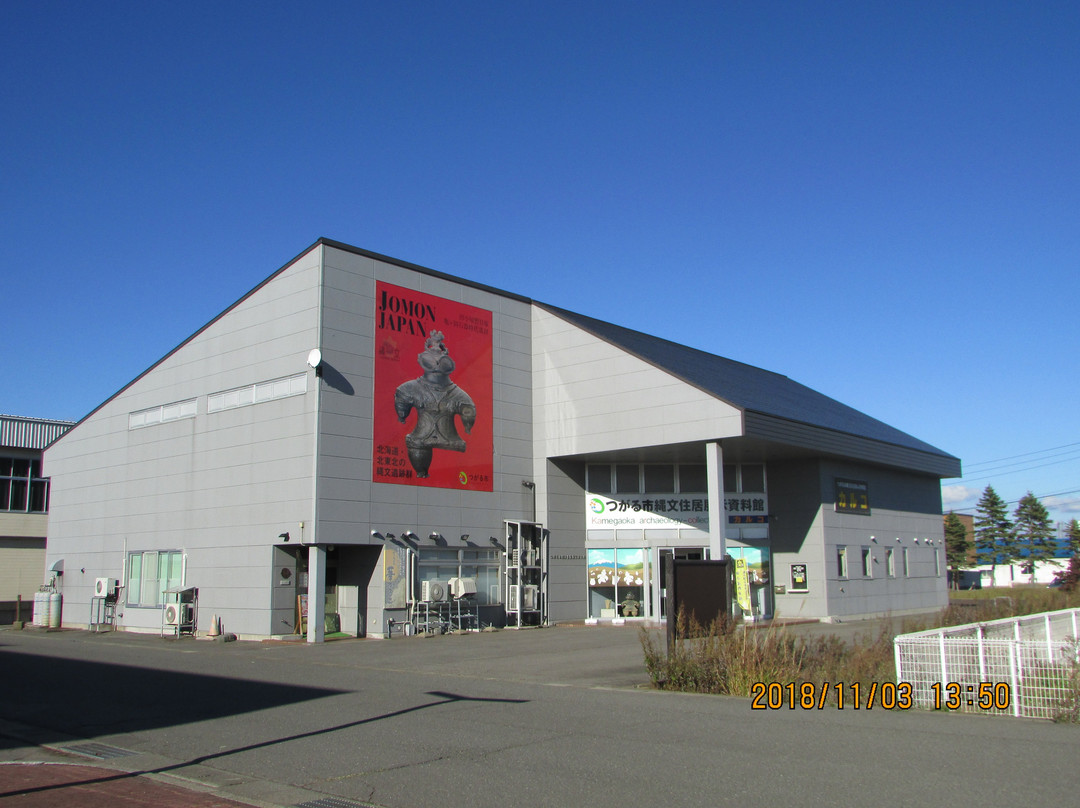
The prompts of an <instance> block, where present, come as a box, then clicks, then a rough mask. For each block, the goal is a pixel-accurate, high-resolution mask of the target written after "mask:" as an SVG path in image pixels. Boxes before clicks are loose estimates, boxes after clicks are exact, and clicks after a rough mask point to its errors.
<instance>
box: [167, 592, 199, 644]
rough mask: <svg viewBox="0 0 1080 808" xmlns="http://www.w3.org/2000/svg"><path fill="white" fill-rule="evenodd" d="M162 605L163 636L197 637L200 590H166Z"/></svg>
mask: <svg viewBox="0 0 1080 808" xmlns="http://www.w3.org/2000/svg"><path fill="white" fill-rule="evenodd" d="M162 601H163V602H162V604H161V636H162V637H183V636H184V635H189V636H192V637H194V636H195V628H196V626H198V624H199V590H198V588H196V587H194V586H188V587H184V588H180V589H166V590H165V592H164V593H163V595H162Z"/></svg>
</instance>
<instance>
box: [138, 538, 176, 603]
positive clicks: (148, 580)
mask: <svg viewBox="0 0 1080 808" xmlns="http://www.w3.org/2000/svg"><path fill="white" fill-rule="evenodd" d="M183 585H184V554H183V552H182V551H180V550H146V551H144V552H141V553H128V568H127V589H126V591H127V605H128V606H147V607H156V606H160V605H161V603H162V594H163V593H164V592H165V590H166V589H177V588H179V587H181V586H183Z"/></svg>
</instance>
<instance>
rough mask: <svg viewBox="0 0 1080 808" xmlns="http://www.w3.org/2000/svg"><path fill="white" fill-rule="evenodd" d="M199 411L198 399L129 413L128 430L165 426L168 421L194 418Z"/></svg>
mask: <svg viewBox="0 0 1080 808" xmlns="http://www.w3.org/2000/svg"><path fill="white" fill-rule="evenodd" d="M198 411H199V400H198V399H196V398H189V399H186V400H185V401H174V402H172V403H171V404H160V405H158V406H157V407H148V408H147V409H145V410H136V411H135V412H132V413H128V429H140V428H142V427H144V426H153V425H154V424H163V423H166V422H167V421H179V420H180V419H182V418H194V417H195V415H196V414H197V413H198Z"/></svg>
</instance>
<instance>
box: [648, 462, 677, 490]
mask: <svg viewBox="0 0 1080 808" xmlns="http://www.w3.org/2000/svg"><path fill="white" fill-rule="evenodd" d="M674 491H675V467H674V466H668V465H664V466H653V465H647V466H645V492H646V493H649V494H667V493H674Z"/></svg>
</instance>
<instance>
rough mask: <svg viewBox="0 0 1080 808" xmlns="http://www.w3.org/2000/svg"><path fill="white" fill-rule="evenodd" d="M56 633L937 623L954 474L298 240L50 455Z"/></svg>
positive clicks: (683, 366)
mask: <svg viewBox="0 0 1080 808" xmlns="http://www.w3.org/2000/svg"><path fill="white" fill-rule="evenodd" d="M44 473H45V474H47V475H48V477H49V479H50V485H51V503H50V509H49V510H50V513H49V535H48V544H47V548H46V558H45V565H46V569H59V570H62V571H63V572H62V574H60V575H59V576H55V585H56V587H57V589H58V590H60V592H61V593H62V596H63V624H64V625H66V626H82V627H91V628H93V627H95V626H100V625H101V624H102V623H105V622H107V623H108V624H109V625H110V626H111V627H115V628H118V629H124V630H129V631H143V632H159V631H160V632H162V633H167V634H176V635H180V634H184V633H190V634H199V635H202V634H206V633H216V632H218V631H225V632H229V633H233V634H236V635H237V636H239V637H241V638H252V639H255V638H268V637H288V636H290V635H292V636H295V635H301V636H306V638H307V640H308V641H311V642H317V641H320V640H322V639H323V638H324V636H325V635H326V634H327V633H332V632H333V633H336V632H341V633H344V634H347V635H355V636H369V637H379V636H387V635H388V634H396V633H398V632H401V633H405V634H408V633H411V632H415V631H443V630H446V629H448V628H455V629H458V628H460V629H477V628H482V627H485V626H489V625H493V626H529V625H541V624H548V623H559V622H570V621H575V622H581V621H584V622H588V623H594V622H595V623H597V624H605V623H616V624H620V623H632V622H634V621H650V622H656V621H659V620H662V619H665V617H666V614H665V605H664V604H665V598H664V594H665V580H666V571H667V569H668V567H669V566H671V564H672V561H673V560H676V559H710V558H712V559H718V558H729V559H731V564H730V567H731V569H732V570H733V571H734V572H733V579H734V580H733V583H734V587H733V592H734V603H733V608H734V609H735V610H736V611H741V612H742V613H743V615H744V616H745V617H746V618H747V619H761V618H768V617H782V618H811V619H821V620H837V619H853V618H859V617H869V616H874V615H880V614H885V613H892V614H904V613H911V612H918V611H926V610H931V609H935V608H939V607H942V606H944V605H945V603H946V601H947V590H946V569H945V553H944V545H943V525H942V518H941V515H942V508H941V480H942V479H943V478H948V477H958V476H959V475H960V461H959V460H958V459H957V458H955V457H953V456H951V455H949V454H947V453H945V452H943V451H941V450H940V449H937V448H935V447H933V446H930V445H928V444H926V443H924V442H922V441H920V440H918V439H916V438H914V437H912V436H910V435H907V434H905V433H904V432H901V431H899V430H897V429H894V428H892V427H890V426H888V425H886V424H884V423H882V422H880V421H878V420H875V419H874V418H871V417H870V416H868V415H864V414H863V413H861V412H858V411H857V410H855V409H853V408H851V407H848V406H845V405H844V404H841V403H839V402H837V401H834V400H833V399H830V398H828V397H826V396H824V395H822V394H820V393H817V392H815V391H814V390H811V389H810V388H808V387H805V386H803V385H802V384H799V383H797V382H794V381H792V380H791V379H789V378H787V377H786V376H783V375H780V374H777V373H773V372H770V371H767V370H762V369H760V368H756V367H752V366H749V365H745V364H742V363H740V362H736V361H733V360H731V359H726V358H723V357H719V356H716V355H713V354H710V353H706V352H704V351H701V350H697V349H694V348H690V347H686V346H684V345H679V344H676V343H673V342H669V341H667V340H663V339H660V338H657V337H653V336H650V335H648V334H645V333H642V332H640V331H634V330H630V329H628V328H625V327H622V326H618V325H613V324H611V323H607V322H603V321H600V320H597V319H593V318H591V317H587V316H584V315H581V314H577V313H574V312H571V311H566V310H564V309H560V308H556V307H554V306H549V305H545V304H543V303H539V302H537V301H534V300H530V299H528V298H526V297H523V296H520V295H516V294H513V293H510V292H506V291H502V290H499V289H495V288H491V287H489V286H485V285H482V284H478V283H472V282H470V281H468V280H465V279H462V278H457V277H452V276H450V275H446V274H443V273H440V272H436V271H433V270H430V269H426V268H424V267H420V266H415V265H413V264H409V263H406V262H403V261H399V260H396V259H393V258H389V257H386V256H382V255H378V254H375V253H371V252H368V251H365V250H361V249H357V248H355V247H350V246H348V245H345V244H341V243H338V242H334V241H330V240H327V239H320V240H319V241H317V242H316V243H315V244H314V245H312V246H311V247H309V248H308V249H306V250H305V251H304V252H302V253H301V254H300V255H299V256H297V257H296V258H294V259H293V260H291V261H289V262H288V263H287V264H286V265H285V266H284V267H282V268H281V269H279V270H278V271H277V272H275V273H274V274H273V275H271V276H270V277H269V278H267V279H266V280H265V281H264V282H263V283H261V284H260V285H259V286H257V287H256V288H255V289H253V290H252V291H251V292H249V293H248V294H247V295H245V296H244V297H243V298H242V299H240V300H239V301H237V302H236V303H234V304H232V305H231V306H230V307H229V308H227V309H226V310H225V311H224V312H222V313H221V314H220V315H219V316H217V317H216V318H215V319H213V320H212V321H211V322H209V323H208V324H206V325H205V326H203V327H202V328H200V329H199V330H198V331H196V332H195V333H194V334H192V335H191V336H190V337H188V338H187V339H186V340H184V342H182V343H181V344H180V345H179V346H178V347H177V348H175V349H174V350H172V351H171V352H170V353H168V354H167V355H166V356H164V357H162V358H161V359H160V360H159V361H158V362H156V363H155V364H154V365H153V366H152V367H150V368H149V369H147V370H146V371H144V372H143V373H142V374H141V375H139V376H138V377H137V378H135V379H134V380H133V381H132V382H131V383H129V384H128V385H127V386H125V387H124V388H123V389H122V390H120V391H119V392H117V393H116V394H115V395H113V396H112V397H111V398H109V399H108V400H107V401H105V402H104V403H103V404H101V405H100V406H98V407H97V408H96V409H95V410H94V411H93V412H91V413H90V414H89V415H87V416H86V417H85V418H83V419H82V420H81V421H79V422H78V423H77V424H76V425H75V426H74V427H73V428H71V429H70V430H69V431H67V432H66V433H65V434H64V435H63V436H62V437H60V438H58V439H57V440H56V441H55V442H53V443H52V444H51V445H50V446H49V447H48V448H47V449H46V450H45V455H44Z"/></svg>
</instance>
